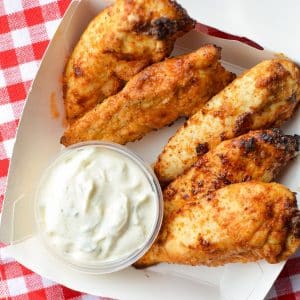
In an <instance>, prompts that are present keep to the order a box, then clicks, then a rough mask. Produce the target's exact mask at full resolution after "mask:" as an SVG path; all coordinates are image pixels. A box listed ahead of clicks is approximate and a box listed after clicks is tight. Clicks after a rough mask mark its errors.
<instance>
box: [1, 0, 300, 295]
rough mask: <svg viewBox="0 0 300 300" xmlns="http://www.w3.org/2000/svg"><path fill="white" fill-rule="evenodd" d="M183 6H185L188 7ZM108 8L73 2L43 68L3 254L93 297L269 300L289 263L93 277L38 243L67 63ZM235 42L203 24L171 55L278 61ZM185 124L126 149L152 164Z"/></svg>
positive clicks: (6, 219) (16, 168)
mask: <svg viewBox="0 0 300 300" xmlns="http://www.w3.org/2000/svg"><path fill="white" fill-rule="evenodd" d="M180 2H181V3H182V4H183V5H184V1H180ZM107 4H108V3H107V1H104V0H103V1H100V0H84V1H73V2H72V3H71V5H70V7H69V9H68V11H67V12H66V14H65V16H64V18H63V20H62V22H61V24H60V26H59V28H58V30H57V32H56V34H55V36H54V38H53V40H52V42H51V43H50V45H49V47H48V49H47V52H46V54H45V56H44V59H43V61H42V63H41V65H40V68H39V70H38V73H37V76H36V78H35V80H34V82H33V85H32V88H31V90H30V92H29V95H28V99H27V102H26V105H25V108H24V112H23V115H22V119H21V121H20V125H19V129H18V133H17V139H16V143H15V147H14V152H13V157H12V159H11V164H10V169H9V177H8V184H7V191H6V197H5V201H4V207H3V212H2V220H1V227H0V240H1V241H3V242H5V243H7V244H8V245H9V246H8V247H6V248H4V249H3V252H4V253H5V255H7V256H11V257H14V258H15V259H16V260H17V261H19V262H20V263H21V264H23V265H24V266H26V267H27V268H29V269H31V270H33V271H34V272H37V273H38V274H40V275H42V276H44V277H46V278H49V279H51V280H54V281H57V282H58V283H60V284H63V285H65V286H68V287H69V288H72V289H74V290H78V291H81V292H86V293H90V294H94V295H100V296H107V297H112V298H118V299H131V300H134V299H165V298H167V297H168V298H170V299H183V298H184V297H185V298H188V299H198V300H200V299H205V300H207V299H214V300H216V299H228V300H232V299H238V300H242V299H253V300H254V299H255V300H257V299H263V298H264V296H265V295H266V293H267V292H268V290H269V288H270V287H271V286H272V284H273V282H274V280H275V279H276V277H277V276H278V274H279V273H280V271H281V269H282V267H283V265H284V263H279V264H275V265H271V264H268V263H266V262H265V261H260V262H257V263H248V264H228V265H226V266H224V267H217V268H208V267H204V266H199V267H190V266H179V265H167V264H160V265H157V266H154V267H150V268H148V269H145V270H136V269H134V268H133V267H131V268H127V269H126V270H123V271H120V272H117V273H113V274H108V275H101V276H100V275H87V274H84V273H80V272H79V271H76V270H73V269H71V268H70V267H69V266H67V265H64V264H63V263H61V262H60V261H58V260H57V258H55V257H52V256H51V255H50V254H49V253H48V252H47V250H46V249H45V248H44V246H43V245H42V244H41V242H40V240H39V239H38V238H37V235H36V233H35V232H36V230H35V226H34V210H33V199H34V193H35V188H36V184H37V182H38V181H39V179H40V177H41V174H42V172H43V170H44V169H45V168H46V167H47V165H48V164H49V162H50V161H51V160H52V159H53V157H55V156H56V155H57V153H58V152H59V151H61V149H62V146H61V145H60V143H59V140H60V137H61V135H62V132H63V130H64V128H63V121H62V120H63V115H64V113H63V101H62V88H61V76H62V72H63V69H64V65H65V62H66V58H67V57H68V55H69V54H70V52H71V51H72V49H73V47H74V45H75V44H76V42H77V41H78V39H79V37H80V35H81V33H82V32H83V30H84V29H85V27H86V26H87V24H88V22H89V21H90V20H91V19H92V17H94V16H95V15H96V14H98V13H99V11H101V10H102V9H103V8H104V7H105V6H107ZM193 16H195V12H193ZM203 29H205V30H206V31H207V32H209V33H212V34H214V35H216V36H222V37H225V38H226V39H223V38H218V37H215V36H210V35H207V34H204V33H203V32H201V31H203ZM232 39H236V37H234V36H230V35H224V34H222V33H220V32H218V31H215V30H214V29H211V28H210V29H208V28H207V27H203V26H201V25H198V27H197V29H196V30H194V31H192V32H190V33H188V34H187V35H185V36H184V37H182V38H180V39H179V40H178V41H177V42H176V45H175V49H174V52H173V54H174V55H178V54H181V53H185V52H189V51H191V50H195V49H197V48H198V47H200V46H201V45H203V44H206V43H213V44H216V45H218V46H221V47H222V49H223V50H222V60H223V65H224V66H225V67H226V68H227V69H229V70H231V71H233V72H235V73H240V72H242V71H243V70H244V69H247V68H250V67H252V66H254V65H255V64H257V63H258V62H260V61H261V60H264V59H269V58H272V57H274V55H275V54H273V53H272V52H271V51H266V50H258V49H256V48H253V47H252V46H249V45H246V44H245V43H241V42H238V41H234V40H232ZM243 41H245V39H243ZM50 99H51V100H50ZM53 101H54V102H57V103H56V104H57V108H58V112H59V115H60V116H59V118H53V113H52V112H51V109H50V106H51V105H52V106H53V105H55V103H53ZM299 120H300V111H298V113H297V115H296V116H294V118H293V119H292V120H291V121H290V122H288V123H287V124H286V125H285V126H284V130H285V131H286V132H288V133H292V134H295V133H297V134H300V122H299ZM181 124H182V121H181V120H179V121H178V122H176V123H175V124H174V125H173V126H171V127H166V128H163V129H161V130H159V131H156V132H152V133H150V134H148V135H147V136H146V137H144V138H143V139H142V140H140V141H138V142H135V143H129V144H128V145H127V146H128V147H129V148H130V149H131V150H134V151H135V152H136V153H138V154H139V155H140V156H142V157H143V158H144V160H146V161H147V162H149V164H150V163H152V162H153V161H154V160H155V158H156V156H157V155H158V153H159V152H160V151H161V149H162V148H163V145H164V144H165V143H166V142H167V139H168V138H169V137H170V136H171V135H172V134H174V132H175V131H176V129H177V128H178V127H179V126H180V125H181ZM299 170H300V160H299V159H296V160H294V161H293V163H292V164H291V165H290V166H289V167H288V168H287V169H286V171H285V173H284V175H283V176H282V177H281V178H280V182H281V183H283V184H285V185H287V186H288V187H289V188H290V189H291V190H293V191H295V192H296V191H297V189H299V186H298V184H299V183H297V176H296V174H297V172H299ZM298 200H299V198H298Z"/></svg>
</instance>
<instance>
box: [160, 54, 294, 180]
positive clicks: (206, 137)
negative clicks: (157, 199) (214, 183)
mask: <svg viewBox="0 0 300 300" xmlns="http://www.w3.org/2000/svg"><path fill="white" fill-rule="evenodd" d="M299 100H300V72H299V68H298V67H297V66H296V65H295V64H294V63H293V62H291V61H289V60H287V59H273V60H268V61H263V62H262V63H260V64H258V65H257V66H255V67H254V68H252V69H250V70H249V71H247V72H246V73H244V74H243V75H242V76H240V77H239V78H237V79H236V80H234V81H233V82H232V83H231V84H229V85H228V86H227V87H226V88H225V89H224V90H223V91H221V92H220V93H219V94H217V95H216V96H214V97H213V98H212V99H211V100H210V101H209V102H208V103H207V104H206V105H205V106H204V107H203V108H202V109H200V110H199V111H198V112H197V113H196V114H195V115H193V116H192V117H191V118H190V119H189V120H188V121H187V122H186V124H185V125H184V126H182V127H181V128H180V129H179V130H178V131H177V133H176V134H175V135H174V136H173V137H172V138H171V139H170V140H169V142H168V144H167V145H166V146H165V148H164V150H163V152H162V153H161V154H160V156H159V158H158V161H157V162H156V165H155V172H156V174H157V176H158V178H159V180H160V181H161V182H163V183H166V182H170V181H171V180H173V179H175V178H176V177H177V176H178V175H180V174H182V173H183V172H184V170H186V169H188V168H189V167H191V165H192V164H193V163H195V162H196V161H197V159H198V158H199V157H200V156H201V155H203V154H204V153H206V152H207V151H208V150H209V149H212V148H214V147H215V146H216V145H218V144H219V143H220V142H221V141H223V140H226V139H230V138H233V137H236V136H239V135H241V134H243V133H245V132H248V131H249V130H255V129H263V128H269V127H273V126H274V127H276V126H279V125H280V124H282V123H283V122H284V121H285V120H287V119H288V118H290V117H291V115H292V114H293V112H294V110H295V108H296V106H297V104H298V102H299Z"/></svg>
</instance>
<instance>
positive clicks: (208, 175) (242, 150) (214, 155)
mask: <svg viewBox="0 0 300 300" xmlns="http://www.w3.org/2000/svg"><path fill="white" fill-rule="evenodd" d="M298 143H299V137H298V136H291V135H284V134H283V133H282V132H281V131H280V130H279V129H270V130H258V131H250V132H249V133H246V134H244V135H241V136H239V137H237V138H234V139H231V140H227V141H223V142H221V143H220V144H219V145H218V146H217V147H216V148H214V149H212V150H210V151H209V152H207V153H206V154H205V155H203V156H202V157H200V158H199V159H198V161H197V162H196V163H195V165H194V166H193V167H191V168H190V169H189V170H187V171H186V172H185V173H184V174H182V175H181V176H179V177H177V178H176V179H175V180H174V181H173V182H171V183H170V184H169V185H168V187H167V188H166V189H165V190H164V192H163V196H164V219H166V218H168V216H169V215H170V214H171V213H172V212H173V211H176V210H178V209H180V208H181V207H182V206H183V205H184V204H185V203H186V202H189V201H194V200H195V199H196V198H199V197H200V198H202V197H206V196H207V195H208V194H209V193H211V192H213V191H215V190H217V189H219V188H222V187H224V186H226V185H229V184H232V183H239V182H244V181H249V180H256V181H263V182H271V181H273V180H274V179H275V178H276V177H277V175H278V174H279V173H280V171H281V170H282V169H283V168H284V167H285V166H286V164H287V163H288V162H289V161H290V160H291V159H293V158H294V157H295V156H296V154H297V151H298V150H299V149H298V148H299V145H298Z"/></svg>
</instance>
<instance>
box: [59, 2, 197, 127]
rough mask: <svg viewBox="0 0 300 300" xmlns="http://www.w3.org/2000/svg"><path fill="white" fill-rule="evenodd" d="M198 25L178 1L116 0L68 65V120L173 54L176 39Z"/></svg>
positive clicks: (96, 20)
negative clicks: (146, 68)
mask: <svg viewBox="0 0 300 300" xmlns="http://www.w3.org/2000/svg"><path fill="white" fill-rule="evenodd" d="M193 27H194V21H193V20H192V19H191V18H190V17H189V16H188V15H187V13H186V11H185V10H184V9H183V8H182V7H181V6H180V5H179V4H177V3H176V2H175V1H171V0H116V2H115V3H114V4H113V5H112V6H110V7H108V8H106V9H104V10H103V11H102V12H101V13H100V14H99V15H98V16H97V17H96V18H94V19H93V20H92V21H91V23H90V24H89V26H88V27H87V29H86V30H85V32H84V33H83V34H82V36H81V38H80V40H79V42H78V43H77V45H76V47H75V49H74V51H73V53H72V55H71V56H70V59H69V61H68V63H67V65H66V69H65V73H64V80H63V81H64V103H65V108H66V117H67V120H68V121H69V122H73V121H74V120H75V119H77V118H78V117H81V116H82V115H83V114H84V113H85V112H87V111H88V110H90V109H91V108H93V107H94V106H95V105H96V104H97V103H101V102H102V101H103V100H104V99H105V98H107V97H109V96H111V95H114V94H116V93H117V92H118V91H119V90H120V89H121V88H122V87H123V86H124V84H125V83H126V82H127V81H128V80H129V79H130V78H131V77H132V76H133V75H135V74H137V73H138V72H139V71H141V70H142V69H143V68H144V67H146V66H148V65H150V64H152V63H154V62H158V61H161V60H163V59H164V58H165V57H167V56H169V54H170V53H171V51H172V49H173V45H174V42H175V40H176V38H178V37H180V36H182V35H183V34H184V33H185V32H188V31H189V30H191V29H192V28H193Z"/></svg>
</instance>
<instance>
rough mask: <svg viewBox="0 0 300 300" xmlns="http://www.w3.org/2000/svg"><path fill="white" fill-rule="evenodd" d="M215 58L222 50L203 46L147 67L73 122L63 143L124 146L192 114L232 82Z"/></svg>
mask: <svg viewBox="0 0 300 300" xmlns="http://www.w3.org/2000/svg"><path fill="white" fill-rule="evenodd" d="M219 59H220V49H219V48H217V47H216V46H213V45H206V46H204V47H202V48H200V49H199V50H197V51H195V52H193V53H190V54H186V55H182V56H179V57H175V58H170V59H166V60H165V61H163V62H159V63H156V64H153V65H151V66H149V67H147V68H146V69H144V70H143V71H141V72H140V73H138V74H137V75H135V76H134V77H133V78H132V79H131V80H129V82H128V83H127V85H126V86H125V87H124V89H123V90H122V91H121V92H119V93H118V94H116V95H114V96H111V97H109V98H107V99H106V100H105V101H104V102H102V103H101V104H98V105H97V106H96V107H95V108H94V109H92V110H91V111H90V112H88V113H86V114H85V115H84V116H83V117H82V118H80V119H79V120H77V121H76V122H75V123H74V124H72V125H71V126H70V127H69V128H68V129H67V130H66V132H65V133H64V136H63V137H62V139H61V142H62V143H63V144H64V145H70V144H74V143H77V142H81V141H88V140H106V141H111V142H115V143H119V144H125V143H127V142H132V141H135V140H137V139H140V138H141V137H143V136H144V135H145V134H146V133H148V132H150V131H151V130H154V129H159V128H161V127H164V126H166V125H168V124H170V123H172V122H174V121H175V120H176V119H178V118H179V117H181V116H190V115H192V114H193V113H195V112H196V111H197V110H198V109H199V108H200V107H202V106H203V105H204V104H205V103H206V102H207V101H208V100H209V99H210V98H211V97H212V96H213V95H215V94H216V93H218V92H219V91H220V90H221V89H222V88H224V86H226V85H227V84H228V83H229V82H230V81H232V80H233V78H234V75H233V74H232V73H230V72H228V71H226V70H225V69H224V68H223V67H222V66H221V64H220V62H219Z"/></svg>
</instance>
